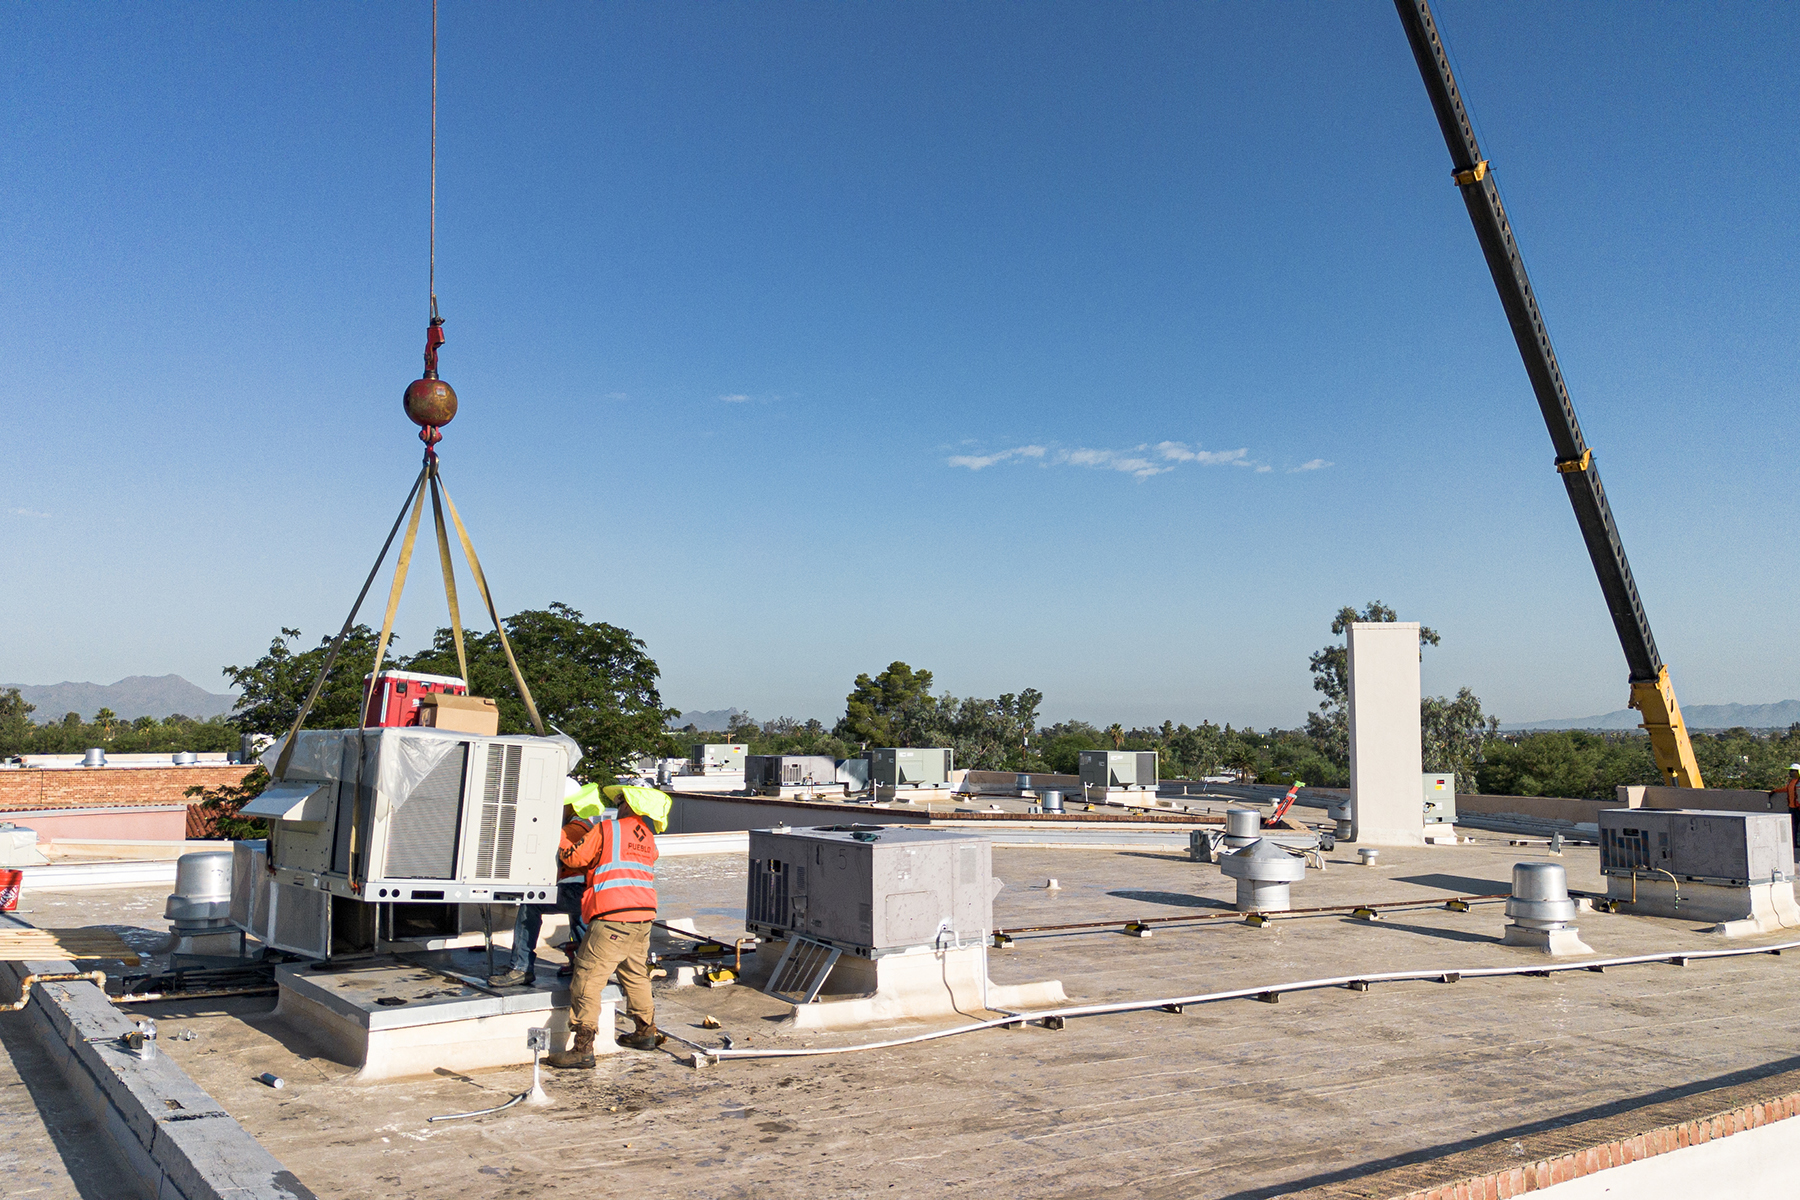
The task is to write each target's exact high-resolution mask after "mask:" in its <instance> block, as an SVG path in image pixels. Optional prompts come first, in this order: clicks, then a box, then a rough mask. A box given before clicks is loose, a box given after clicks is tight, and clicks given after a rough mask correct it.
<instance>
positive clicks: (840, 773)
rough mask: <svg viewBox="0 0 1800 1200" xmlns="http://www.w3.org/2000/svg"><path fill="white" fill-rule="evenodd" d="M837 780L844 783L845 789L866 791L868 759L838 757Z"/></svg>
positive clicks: (867, 786) (867, 787)
mask: <svg viewBox="0 0 1800 1200" xmlns="http://www.w3.org/2000/svg"><path fill="white" fill-rule="evenodd" d="M837 781H838V782H839V783H841V784H843V785H844V788H845V790H846V791H851V792H866V791H868V790H869V760H868V759H867V758H840V759H838V764H837Z"/></svg>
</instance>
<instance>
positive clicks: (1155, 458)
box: [944, 439, 1332, 479]
mask: <svg viewBox="0 0 1800 1200" xmlns="http://www.w3.org/2000/svg"><path fill="white" fill-rule="evenodd" d="M959 444H961V445H967V444H969V439H965V440H964V441H963V442H961V443H959ZM945 449H948V447H945ZM1026 460H1031V461H1034V462H1036V463H1037V465H1038V466H1039V467H1087V468H1088V469H1090V470H1094V471H1117V472H1119V473H1120V474H1122V475H1130V476H1131V477H1132V478H1134V479H1150V478H1153V477H1155V476H1157V475H1166V474H1168V473H1169V472H1170V471H1173V470H1175V469H1177V468H1178V467H1182V466H1186V465H1188V464H1192V465H1194V466H1198V467H1244V468H1246V469H1247V470H1249V471H1251V472H1252V473H1254V474H1257V475H1268V474H1271V473H1273V472H1274V470H1275V468H1274V467H1272V466H1270V465H1269V464H1268V463H1266V462H1261V461H1259V460H1257V459H1254V458H1251V457H1250V451H1249V448H1248V447H1244V446H1240V447H1238V448H1237V449H1236V450H1207V449H1204V448H1202V447H1201V446H1199V445H1197V444H1190V443H1188V442H1173V441H1165V442H1155V443H1151V442H1142V443H1140V444H1138V445H1136V446H1132V447H1130V448H1129V449H1125V450H1109V449H1105V448H1103V447H1094V446H1078V447H1076V448H1074V449H1057V450H1052V449H1051V448H1050V447H1048V446H1040V445H1036V444H1032V445H1029V446H1014V447H1011V448H1010V449H1006V450H996V451H995V452H994V453H992V454H956V455H952V456H951V457H949V458H947V459H945V460H944V461H945V462H946V463H948V464H949V465H950V466H953V467H967V468H968V469H969V470H971V471H981V470H985V469H987V468H988V467H991V466H994V465H995V464H996V463H1003V462H1013V463H1015V464H1016V463H1019V462H1023V461H1026ZM1331 465H1332V464H1331V463H1329V462H1327V461H1326V460H1325V459H1322V458H1315V459H1312V460H1311V461H1310V462H1305V463H1302V464H1301V465H1300V466H1297V467H1289V468H1287V471H1288V473H1289V474H1294V473H1296V472H1299V471H1322V470H1324V469H1325V468H1326V467H1329V466H1331Z"/></svg>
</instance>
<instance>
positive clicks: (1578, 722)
mask: <svg viewBox="0 0 1800 1200" xmlns="http://www.w3.org/2000/svg"><path fill="white" fill-rule="evenodd" d="M1681 716H1682V720H1683V721H1685V722H1686V724H1687V727H1688V728H1689V729H1738V728H1743V729H1786V728H1787V727H1788V726H1789V725H1792V724H1794V723H1795V722H1796V721H1800V700H1781V701H1777V702H1776V703H1774V704H1695V705H1691V706H1689V707H1686V708H1683V709H1682V710H1681ZM1642 720H1643V718H1642V717H1641V716H1639V715H1638V713H1637V710H1635V709H1630V708H1621V709H1618V710H1616V711H1614V712H1609V713H1601V714H1599V715H1598V716H1593V717H1562V718H1557V719H1552V720H1549V721H1521V722H1516V723H1513V724H1503V725H1501V726H1500V731H1501V732H1502V733H1532V732H1536V731H1539V730H1550V729H1605V730H1618V729H1627V730H1629V729H1636V728H1637V727H1638V723H1639V722H1640V721H1642Z"/></svg>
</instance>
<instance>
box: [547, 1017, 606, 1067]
mask: <svg viewBox="0 0 1800 1200" xmlns="http://www.w3.org/2000/svg"><path fill="white" fill-rule="evenodd" d="M569 1029H570V1031H571V1032H572V1033H574V1035H575V1040H574V1041H572V1042H570V1043H569V1048H568V1049H567V1050H558V1051H557V1052H556V1053H555V1054H546V1055H545V1056H544V1061H545V1062H546V1063H549V1064H550V1065H551V1066H553V1067H560V1068H561V1069H563V1070H565V1071H566V1070H570V1069H575V1070H588V1071H591V1070H593V1069H594V1037H595V1035H597V1034H598V1033H599V1032H600V1030H599V1029H597V1028H596V1027H594V1026H592V1025H571V1026H570V1027H569Z"/></svg>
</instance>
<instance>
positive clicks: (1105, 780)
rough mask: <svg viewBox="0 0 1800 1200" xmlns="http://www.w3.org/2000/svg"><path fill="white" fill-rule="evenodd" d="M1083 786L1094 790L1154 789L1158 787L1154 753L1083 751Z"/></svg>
mask: <svg viewBox="0 0 1800 1200" xmlns="http://www.w3.org/2000/svg"><path fill="white" fill-rule="evenodd" d="M1081 782H1082V786H1084V787H1091V788H1129V787H1149V788H1153V787H1155V786H1156V783H1157V775H1156V751H1154V750H1083V751H1081Z"/></svg>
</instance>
